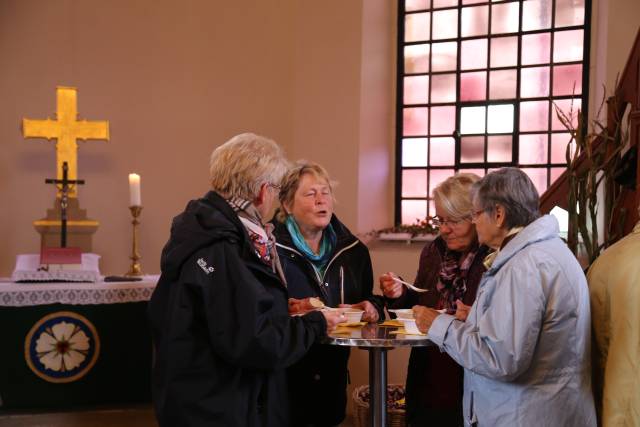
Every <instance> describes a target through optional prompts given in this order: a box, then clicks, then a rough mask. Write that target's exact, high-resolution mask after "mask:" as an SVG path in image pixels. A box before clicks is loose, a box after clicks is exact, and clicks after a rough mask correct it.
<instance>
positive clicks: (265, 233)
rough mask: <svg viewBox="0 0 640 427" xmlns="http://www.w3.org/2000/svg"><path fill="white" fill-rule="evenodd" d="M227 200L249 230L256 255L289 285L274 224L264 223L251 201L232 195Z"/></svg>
mask: <svg viewBox="0 0 640 427" xmlns="http://www.w3.org/2000/svg"><path fill="white" fill-rule="evenodd" d="M225 200H226V201H227V203H229V206H231V208H232V209H233V211H234V212H235V213H236V214H237V215H238V218H240V221H241V222H242V225H244V228H245V230H247V233H248V234H249V239H250V240H251V243H252V244H253V249H254V250H255V252H254V253H255V255H256V256H257V257H258V258H259V259H260V261H262V262H263V263H265V264H266V265H268V266H269V267H271V269H272V271H273V272H274V273H276V274H277V275H278V276H279V277H280V280H282V283H283V284H284V285H285V286H287V280H286V279H285V277H284V272H283V271H282V266H281V265H280V259H279V258H278V251H277V250H276V239H275V237H274V236H273V224H269V223H267V224H263V223H262V216H261V215H260V212H258V209H256V207H255V206H254V205H253V203H251V202H250V201H248V200H245V199H243V198H240V197H232V198H229V199H225Z"/></svg>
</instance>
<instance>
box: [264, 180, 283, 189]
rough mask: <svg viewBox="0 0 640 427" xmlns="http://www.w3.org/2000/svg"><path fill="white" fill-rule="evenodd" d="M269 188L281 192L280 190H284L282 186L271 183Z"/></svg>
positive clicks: (268, 184) (268, 185)
mask: <svg viewBox="0 0 640 427" xmlns="http://www.w3.org/2000/svg"><path fill="white" fill-rule="evenodd" d="M267 187H271V188H273V189H274V190H276V191H280V189H282V187H281V186H280V185H278V184H272V183H270V182H268V183H267Z"/></svg>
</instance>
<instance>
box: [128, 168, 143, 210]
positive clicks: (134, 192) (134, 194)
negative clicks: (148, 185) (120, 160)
mask: <svg viewBox="0 0 640 427" xmlns="http://www.w3.org/2000/svg"><path fill="white" fill-rule="evenodd" d="M129 206H142V198H141V197H140V175H138V174H137V173H130V174H129Z"/></svg>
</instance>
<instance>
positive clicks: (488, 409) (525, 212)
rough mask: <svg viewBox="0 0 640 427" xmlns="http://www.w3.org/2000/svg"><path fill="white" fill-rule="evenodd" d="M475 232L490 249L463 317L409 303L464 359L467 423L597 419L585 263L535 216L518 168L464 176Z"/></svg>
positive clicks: (423, 324) (552, 223) (433, 334)
mask: <svg viewBox="0 0 640 427" xmlns="http://www.w3.org/2000/svg"><path fill="white" fill-rule="evenodd" d="M472 195H473V206H474V208H473V214H472V218H473V222H474V224H475V226H476V231H477V233H478V240H479V241H480V242H481V243H484V244H486V245H488V246H489V247H491V248H493V249H494V250H495V251H494V253H493V254H491V255H490V256H488V257H487V259H486V260H485V265H486V267H487V271H486V273H485V274H484V276H483V277H482V280H481V282H480V285H479V287H478V289H479V290H478V295H477V298H476V301H475V302H474V304H473V306H472V307H471V310H470V312H469V314H468V317H467V319H466V321H465V322H462V321H459V320H456V318H455V317H454V316H451V315H448V314H440V313H438V312H437V311H435V310H432V309H429V308H425V307H414V314H415V316H416V319H417V320H416V323H417V324H418V327H419V328H420V330H422V331H423V332H426V333H427V335H428V337H429V339H430V340H431V341H432V342H434V343H435V344H436V345H438V346H439V347H440V348H441V349H442V350H443V351H446V352H447V353H448V354H449V355H450V356H451V357H452V358H453V359H454V360H455V361H456V362H458V363H459V364H460V365H461V366H462V367H463V368H464V371H465V373H464V398H463V413H464V419H465V423H466V424H467V425H472V426H478V427H484V426H509V427H512V426H523V427H525V426H533V425H535V426H563V427H571V426H575V427H591V426H595V425H596V418H595V411H594V405H593V397H592V394H591V377H590V375H591V372H590V364H591V360H590V337H591V329H590V309H589V291H588V289H587V283H586V280H585V276H584V273H583V272H582V269H581V267H580V265H579V264H578V262H577V260H576V259H575V257H574V256H573V254H572V253H571V252H570V251H569V249H568V248H567V246H566V245H565V243H564V242H563V241H562V240H561V239H560V238H559V237H558V231H559V230H558V222H557V221H556V219H555V218H554V217H553V216H551V215H544V216H540V213H539V210H538V204H539V199H538V192H537V191H536V189H535V187H534V186H533V183H532V182H531V180H530V179H529V177H528V176H527V175H526V174H525V173H524V172H522V171H521V170H519V169H516V168H504V169H500V170H498V171H495V172H492V173H490V174H488V175H486V176H485V177H484V178H482V179H481V180H480V181H478V182H477V183H476V184H474V186H473V190H472Z"/></svg>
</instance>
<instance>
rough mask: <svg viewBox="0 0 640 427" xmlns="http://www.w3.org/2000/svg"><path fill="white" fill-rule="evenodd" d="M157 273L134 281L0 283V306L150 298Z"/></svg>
mask: <svg viewBox="0 0 640 427" xmlns="http://www.w3.org/2000/svg"><path fill="white" fill-rule="evenodd" d="M157 281H158V276H145V277H144V280H143V281H142V282H135V283H104V282H98V283H12V282H5V283H0V306H4V307H26V306H33V305H46V304H71V305H92V304H118V303H126V302H140V301H148V300H149V299H150V298H151V294H152V293H153V290H154V288H155V286H156V282H157Z"/></svg>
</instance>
